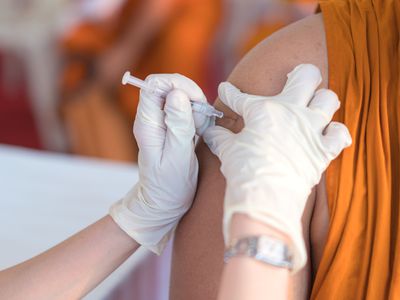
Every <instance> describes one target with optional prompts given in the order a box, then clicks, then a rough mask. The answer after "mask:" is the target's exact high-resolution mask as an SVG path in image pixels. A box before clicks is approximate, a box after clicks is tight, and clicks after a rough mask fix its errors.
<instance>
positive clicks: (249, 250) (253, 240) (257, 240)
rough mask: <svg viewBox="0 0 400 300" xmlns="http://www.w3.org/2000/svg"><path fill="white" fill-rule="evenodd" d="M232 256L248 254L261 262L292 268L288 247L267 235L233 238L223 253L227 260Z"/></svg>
mask: <svg viewBox="0 0 400 300" xmlns="http://www.w3.org/2000/svg"><path fill="white" fill-rule="evenodd" d="M234 256H248V257H251V258H254V259H256V260H258V261H261V262H263V263H266V264H269V265H272V266H275V267H280V268H288V269H290V270H291V269H292V267H293V262H292V255H291V254H290V251H289V247H288V246H287V245H286V244H285V243H284V242H282V241H281V240H278V239H275V238H272V237H269V236H265V235H262V236H249V237H244V238H240V239H237V240H234V241H233V242H232V244H231V246H229V247H228V248H227V249H226V251H225V255H224V261H225V262H228V261H229V259H230V258H232V257H234Z"/></svg>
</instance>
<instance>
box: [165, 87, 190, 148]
mask: <svg viewBox="0 0 400 300" xmlns="http://www.w3.org/2000/svg"><path fill="white" fill-rule="evenodd" d="M164 111H165V125H166V127H167V132H166V137H165V146H164V149H165V150H168V151H175V152H177V151H179V150H180V149H182V150H183V149H184V148H182V147H181V146H183V145H187V144H191V143H193V138H194V136H195V126H194V120H193V114H192V107H191V104H190V99H189V96H188V95H187V94H186V93H185V92H184V91H182V90H179V89H174V90H172V91H171V92H170V93H169V94H168V95H167V98H166V101H165V106H164ZM179 147H181V148H179Z"/></svg>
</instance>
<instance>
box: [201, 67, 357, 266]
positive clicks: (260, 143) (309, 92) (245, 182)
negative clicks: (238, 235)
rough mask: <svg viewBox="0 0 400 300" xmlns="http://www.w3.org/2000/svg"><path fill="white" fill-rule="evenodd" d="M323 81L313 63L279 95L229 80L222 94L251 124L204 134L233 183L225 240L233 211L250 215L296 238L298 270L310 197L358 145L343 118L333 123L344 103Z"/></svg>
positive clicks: (302, 257) (294, 251)
mask: <svg viewBox="0 0 400 300" xmlns="http://www.w3.org/2000/svg"><path fill="white" fill-rule="evenodd" d="M320 83H321V74H320V71H319V69H318V68H317V67H315V66H313V65H300V66H298V67H296V68H295V69H294V70H293V71H292V72H291V73H290V74H288V80H287V83H286V85H285V87H284V89H283V90H282V92H281V93H280V94H278V95H276V96H273V97H262V96H255V95H249V94H245V93H242V92H241V91H240V90H238V89H237V88H236V87H234V86H233V85H232V84H230V83H228V82H225V83H222V84H221V85H220V87H219V97H220V99H221V100H222V101H223V102H224V103H225V104H226V105H227V106H228V107H230V108H231V109H232V110H233V111H235V112H236V113H237V114H239V115H241V116H242V117H243V119H244V123H245V126H244V128H243V130H242V131H241V132H240V133H238V134H233V133H232V132H231V131H229V130H227V129H225V128H223V127H219V126H215V127H210V128H209V129H208V130H207V131H206V132H205V134H204V135H203V137H204V139H205V142H206V143H207V144H208V146H209V147H210V149H211V151H212V152H213V153H214V154H216V155H217V156H218V157H219V158H220V160H221V163H222V165H221V171H222V173H223V174H224V176H225V177H226V181H227V188H226V193H225V204H224V222H223V224H224V237H225V242H226V243H228V242H229V226H230V221H231V218H232V215H233V214H235V213H244V214H247V215H249V216H250V217H252V218H254V219H256V220H259V221H261V222H264V223H265V224H267V225H269V226H272V227H274V228H276V229H278V230H280V231H282V232H283V233H285V234H287V235H288V236H289V237H290V239H291V241H292V243H291V245H290V246H291V250H292V254H293V263H294V269H293V270H294V271H296V270H299V269H300V268H301V267H303V266H304V264H305V263H306V260H307V256H306V250H305V245H304V241H303V236H302V230H301V216H302V214H303V210H304V206H305V203H306V200H307V198H308V196H309V194H310V192H311V189H312V188H313V187H314V186H315V185H316V184H317V183H318V182H319V180H320V178H321V174H322V173H323V171H324V170H325V169H326V168H327V166H328V165H329V163H330V161H331V160H332V159H334V158H335V157H336V156H338V155H339V153H340V152H341V151H342V150H343V148H345V147H347V146H349V145H350V144H351V137H350V134H349V132H348V130H347V128H346V127H345V126H344V125H343V124H341V123H336V122H332V123H330V124H329V122H330V121H331V119H332V116H333V114H334V113H335V111H336V110H337V109H338V108H339V105H340V102H339V100H338V98H337V96H336V94H335V93H334V92H332V91H330V90H325V89H322V90H319V91H318V92H317V93H315V90H316V89H317V87H318V85H319V84H320ZM328 124H329V125H328ZM327 125H328V127H327V128H326V131H325V132H324V128H325V127H326V126H327Z"/></svg>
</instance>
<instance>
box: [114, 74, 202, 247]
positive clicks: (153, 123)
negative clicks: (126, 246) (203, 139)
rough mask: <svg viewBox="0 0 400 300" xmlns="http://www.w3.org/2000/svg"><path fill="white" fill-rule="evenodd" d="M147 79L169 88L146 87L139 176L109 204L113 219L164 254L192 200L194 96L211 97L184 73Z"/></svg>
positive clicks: (197, 119) (138, 129) (138, 131)
mask: <svg viewBox="0 0 400 300" xmlns="http://www.w3.org/2000/svg"><path fill="white" fill-rule="evenodd" d="M146 81H147V82H148V83H149V84H152V85H158V86H160V87H162V88H163V90H167V91H170V92H169V93H168V95H166V100H165V99H164V96H157V95H154V94H150V93H147V92H145V91H143V90H142V91H141V93H140V101H139V106H138V111H137V115H136V119H135V124H134V134H135V137H136V141H137V143H138V146H139V161H138V163H139V182H138V183H137V184H136V185H135V186H134V188H133V189H132V190H131V191H130V192H129V193H128V194H127V195H126V196H125V197H124V198H123V199H122V200H120V201H119V202H117V203H115V204H114V205H113V206H112V207H111V209H110V215H111V216H112V218H113V219H114V221H115V222H116V223H117V224H118V225H119V226H120V227H121V228H122V229H123V230H124V231H125V232H126V233H127V234H128V235H129V236H131V237H132V238H133V239H135V240H136V241H137V242H138V243H140V244H141V245H143V246H145V247H147V248H148V249H150V250H151V251H153V252H154V253H156V254H160V253H161V252H162V250H163V249H164V247H165V246H166V244H167V242H168V240H169V238H170V237H171V235H172V234H173V231H174V229H175V227H176V225H177V223H178V221H179V220H180V218H181V217H182V216H183V214H184V213H185V212H186V211H187V210H188V209H189V207H190V206H191V204H192V200H193V197H194V194H195V191H196V186H197V174H198V162H197V158H196V155H195V153H194V137H195V123H196V124H197V127H198V128H201V127H202V126H204V122H206V121H207V120H206V119H207V117H204V116H203V115H197V116H194V114H192V109H191V105H190V102H189V100H190V99H192V100H195V101H206V98H205V96H204V94H203V92H202V91H201V89H200V88H199V87H198V86H197V85H196V84H195V83H194V82H193V81H192V80H190V79H188V78H186V77H184V76H182V75H179V74H160V75H151V76H149V77H148V78H147V79H146Z"/></svg>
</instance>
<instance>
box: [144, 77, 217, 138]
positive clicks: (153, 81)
mask: <svg viewBox="0 0 400 300" xmlns="http://www.w3.org/2000/svg"><path fill="white" fill-rule="evenodd" d="M146 82H147V83H148V84H149V85H150V86H153V87H156V88H159V89H161V90H163V91H165V93H164V94H162V95H161V97H164V98H165V97H166V96H167V94H168V93H169V92H170V91H172V90H173V89H180V90H182V91H184V92H185V93H186V94H187V95H188V96H189V99H190V100H193V101H198V102H207V98H206V96H205V95H204V93H203V91H202V90H201V88H200V87H199V86H198V85H197V84H196V83H195V82H194V81H193V80H191V79H189V78H187V77H185V76H183V75H180V74H152V75H149V76H147V78H146ZM193 119H194V123H195V127H196V128H197V129H199V130H200V129H203V127H205V126H207V124H209V122H210V120H209V119H210V117H207V116H206V115H204V114H201V113H198V112H193ZM202 131H203V130H200V131H199V133H202Z"/></svg>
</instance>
